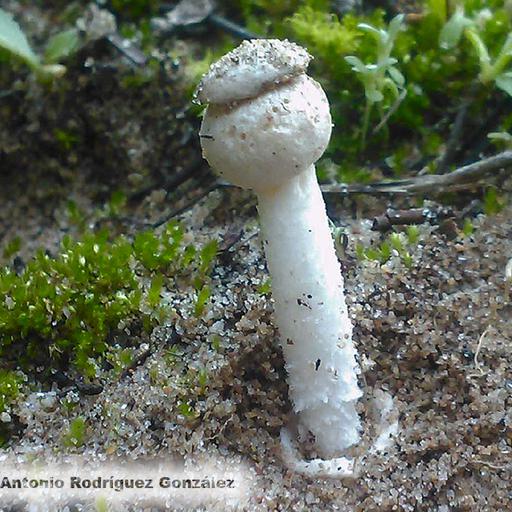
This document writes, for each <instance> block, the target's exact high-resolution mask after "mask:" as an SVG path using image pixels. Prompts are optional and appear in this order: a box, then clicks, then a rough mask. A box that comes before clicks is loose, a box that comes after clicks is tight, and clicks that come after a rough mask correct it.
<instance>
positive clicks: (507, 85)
mask: <svg viewBox="0 0 512 512" xmlns="http://www.w3.org/2000/svg"><path fill="white" fill-rule="evenodd" d="M496 87H499V88H500V89H501V90H502V91H505V92H506V93H507V94H508V95H509V96H512V72H510V71H509V72H507V73H502V74H501V75H498V76H497V77H496Z"/></svg>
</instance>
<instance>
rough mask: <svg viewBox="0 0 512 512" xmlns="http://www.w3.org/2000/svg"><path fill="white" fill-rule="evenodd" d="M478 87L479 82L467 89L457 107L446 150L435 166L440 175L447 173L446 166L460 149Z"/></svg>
mask: <svg viewBox="0 0 512 512" xmlns="http://www.w3.org/2000/svg"><path fill="white" fill-rule="evenodd" d="M478 87H479V82H473V83H472V84H471V87H470V88H469V92H468V94H467V96H466V97H465V98H464V99H463V100H462V103H461V104H460V106H459V109H458V112H457V115H456V116H455V121H454V123H453V125H452V129H451V133H450V137H449V139H448V142H447V144H446V149H445V151H444V153H443V155H442V156H441V159H440V161H439V164H438V166H437V172H438V173H440V174H442V173H445V172H447V170H448V166H449V165H450V164H451V163H452V162H453V159H454V157H455V155H456V154H457V151H458V150H459V149H460V143H461V139H462V135H463V133H464V128H465V124H466V118H467V115H468V110H469V107H470V106H471V103H472V102H473V99H474V96H475V94H476V91H477V90H478Z"/></svg>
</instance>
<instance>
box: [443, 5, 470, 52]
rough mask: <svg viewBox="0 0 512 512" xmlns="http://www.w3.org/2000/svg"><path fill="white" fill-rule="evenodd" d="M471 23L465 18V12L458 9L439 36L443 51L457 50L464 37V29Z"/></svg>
mask: <svg viewBox="0 0 512 512" xmlns="http://www.w3.org/2000/svg"><path fill="white" fill-rule="evenodd" d="M470 24H471V21H470V20H469V19H468V18H466V17H465V16H464V10H463V9H461V8H457V9H456V11H455V13H454V14H453V16H452V17H451V18H450V19H449V20H448V21H447V22H446V23H445V25H444V27H443V28H442V29H441V33H440V34H439V46H440V47H441V48H442V49H443V50H451V49H452V48H455V47H456V46H457V45H458V44H459V41H460V38H461V37H462V33H463V32H464V29H465V28H466V27H467V26H468V25H470Z"/></svg>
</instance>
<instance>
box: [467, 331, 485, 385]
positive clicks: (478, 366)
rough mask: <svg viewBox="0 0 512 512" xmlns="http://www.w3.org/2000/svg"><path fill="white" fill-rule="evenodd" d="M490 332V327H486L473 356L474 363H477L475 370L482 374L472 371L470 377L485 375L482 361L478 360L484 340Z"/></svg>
mask: <svg viewBox="0 0 512 512" xmlns="http://www.w3.org/2000/svg"><path fill="white" fill-rule="evenodd" d="M488 332H489V327H487V329H485V331H484V332H483V333H482V334H481V335H480V338H478V344H477V346H476V350H475V355H474V357H473V364H474V365H475V370H478V371H479V372H480V375H478V374H477V373H471V374H469V375H468V379H471V378H474V377H482V376H483V375H485V373H486V372H485V371H484V370H482V367H481V366H480V361H479V360H478V356H479V355H480V350H481V349H482V344H483V342H484V339H485V337H486V336H487V333H488Z"/></svg>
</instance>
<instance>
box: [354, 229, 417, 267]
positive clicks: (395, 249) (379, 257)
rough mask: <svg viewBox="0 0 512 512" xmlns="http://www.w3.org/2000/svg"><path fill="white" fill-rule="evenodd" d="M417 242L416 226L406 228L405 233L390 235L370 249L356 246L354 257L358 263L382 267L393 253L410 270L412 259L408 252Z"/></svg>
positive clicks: (360, 245) (359, 245)
mask: <svg viewBox="0 0 512 512" xmlns="http://www.w3.org/2000/svg"><path fill="white" fill-rule="evenodd" d="M419 241H420V232H419V229H418V228H417V227H416V226H408V227H407V228H406V230H405V233H390V234H389V235H388V236H387V237H385V238H384V239H383V240H382V241H381V242H380V244H377V245H372V246H370V247H364V245H362V244H357V245H356V257H357V259H358V260H359V261H364V260H370V261H376V262H378V263H379V264H380V265H384V264H385V263H387V262H388V261H389V260H390V258H391V256H392V255H393V253H395V254H396V255H398V256H399V257H400V260H401V262H402V263H403V264H404V265H405V266H406V267H407V268H411V267H412V266H413V263H414V259H413V256H412V254H411V252H410V251H411V250H412V249H413V248H414V247H415V246H417V245H418V242H419Z"/></svg>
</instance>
